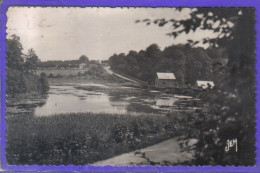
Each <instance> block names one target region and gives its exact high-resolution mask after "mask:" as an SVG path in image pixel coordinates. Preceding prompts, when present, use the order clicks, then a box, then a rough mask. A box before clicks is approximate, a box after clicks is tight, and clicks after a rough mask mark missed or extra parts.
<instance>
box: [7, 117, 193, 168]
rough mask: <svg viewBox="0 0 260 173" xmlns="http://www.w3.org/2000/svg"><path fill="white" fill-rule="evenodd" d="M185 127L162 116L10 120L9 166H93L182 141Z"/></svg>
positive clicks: (10, 118)
mask: <svg viewBox="0 0 260 173" xmlns="http://www.w3.org/2000/svg"><path fill="white" fill-rule="evenodd" d="M176 114H177V113H176ZM189 116H190V115H189V114H184V115H183V117H185V118H186V119H188V117H189ZM178 117H181V116H180V115H178ZM181 119H182V118H181ZM181 122H182V120H178V119H176V118H175V117H173V116H163V115H143V116H135V115H126V114H124V115H112V114H93V113H80V114H76V113H70V114H65V115H64V114H63V115H55V116H49V117H34V116H28V115H19V116H8V117H7V125H8V130H7V141H8V142H7V161H8V164H11V165H14V164H15V165H24V164H27V165H32V164H38V165H43V164H44V165H68V164H73V165H86V164H91V163H94V162H96V161H99V160H104V159H107V158H111V157H113V156H116V155H119V154H122V153H126V152H129V151H133V150H136V149H140V148H144V147H147V146H150V145H153V144H155V143H158V142H161V141H163V140H165V139H169V138H171V137H173V136H176V135H181V134H183V133H184V131H182V130H181V129H180V127H181V126H182V125H180V124H179V123H181ZM183 129H184V128H183ZM186 129H189V128H186Z"/></svg>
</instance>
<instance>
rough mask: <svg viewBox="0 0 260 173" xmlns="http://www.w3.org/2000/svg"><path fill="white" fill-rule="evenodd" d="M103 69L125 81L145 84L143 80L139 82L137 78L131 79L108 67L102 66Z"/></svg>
mask: <svg viewBox="0 0 260 173" xmlns="http://www.w3.org/2000/svg"><path fill="white" fill-rule="evenodd" d="M104 69H105V70H106V71H107V73H108V74H111V75H115V76H117V77H119V78H121V79H124V80H126V81H129V82H133V83H135V84H139V85H146V84H145V82H140V81H137V80H133V79H130V78H128V77H125V76H122V75H120V74H118V73H115V72H113V71H112V70H110V67H104Z"/></svg>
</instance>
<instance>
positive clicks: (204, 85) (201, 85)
mask: <svg viewBox="0 0 260 173" xmlns="http://www.w3.org/2000/svg"><path fill="white" fill-rule="evenodd" d="M197 86H198V87H199V88H202V89H208V88H209V89H213V88H214V86H215V85H214V82H213V81H202V80H197Z"/></svg>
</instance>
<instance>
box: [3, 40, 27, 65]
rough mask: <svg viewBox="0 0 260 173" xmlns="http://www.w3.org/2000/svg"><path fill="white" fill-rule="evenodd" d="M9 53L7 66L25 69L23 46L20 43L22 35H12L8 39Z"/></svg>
mask: <svg viewBox="0 0 260 173" xmlns="http://www.w3.org/2000/svg"><path fill="white" fill-rule="evenodd" d="M6 44H7V53H6V55H7V56H6V61H7V67H8V68H12V69H16V70H23V66H22V64H23V53H22V50H23V47H22V44H21V43H20V37H18V36H16V35H12V36H11V39H7V41H6Z"/></svg>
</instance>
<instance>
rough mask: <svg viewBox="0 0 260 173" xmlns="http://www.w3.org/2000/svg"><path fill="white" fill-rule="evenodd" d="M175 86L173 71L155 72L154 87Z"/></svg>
mask: <svg viewBox="0 0 260 173" xmlns="http://www.w3.org/2000/svg"><path fill="white" fill-rule="evenodd" d="M176 86H177V81H176V78H175V76H174V74H173V73H163V72H158V73H156V78H155V87H157V88H173V87H176Z"/></svg>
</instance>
